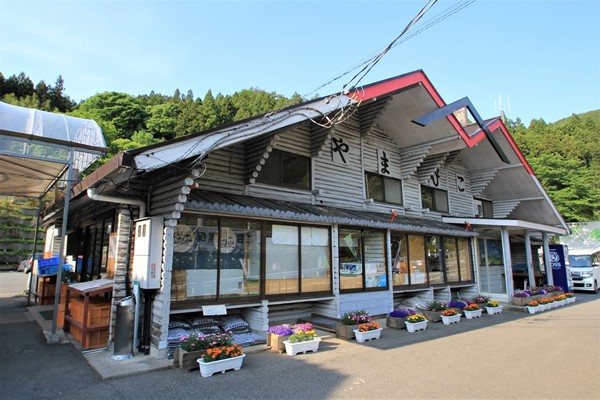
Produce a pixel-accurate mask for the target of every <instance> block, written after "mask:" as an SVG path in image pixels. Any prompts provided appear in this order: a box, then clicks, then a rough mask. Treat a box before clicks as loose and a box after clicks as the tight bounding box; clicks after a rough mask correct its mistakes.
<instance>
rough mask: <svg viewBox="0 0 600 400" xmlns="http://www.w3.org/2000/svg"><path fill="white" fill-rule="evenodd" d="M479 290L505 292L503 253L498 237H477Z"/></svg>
mask: <svg viewBox="0 0 600 400" xmlns="http://www.w3.org/2000/svg"><path fill="white" fill-rule="evenodd" d="M478 244H479V290H480V291H482V292H487V293H506V280H505V277H504V255H503V254H504V253H503V248H502V241H501V240H499V239H479V243H478Z"/></svg>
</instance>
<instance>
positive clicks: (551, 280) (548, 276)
mask: <svg viewBox="0 0 600 400" xmlns="http://www.w3.org/2000/svg"><path fill="white" fill-rule="evenodd" d="M542 240H543V241H544V269H545V270H546V283H548V285H553V286H554V277H553V276H552V263H551V262H550V246H549V244H548V234H547V233H546V232H542Z"/></svg>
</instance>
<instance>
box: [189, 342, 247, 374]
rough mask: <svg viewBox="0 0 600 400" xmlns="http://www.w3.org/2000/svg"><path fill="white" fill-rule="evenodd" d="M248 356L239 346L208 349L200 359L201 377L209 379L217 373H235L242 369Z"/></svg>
mask: <svg viewBox="0 0 600 400" xmlns="http://www.w3.org/2000/svg"><path fill="white" fill-rule="evenodd" d="M244 357H246V355H245V354H244V352H243V351H242V348H241V347H240V346H239V345H238V344H235V343H234V344H232V345H230V346H220V347H211V348H209V349H206V351H205V352H204V353H202V355H201V356H200V358H198V364H199V365H200V375H202V376H203V377H205V378H207V377H209V376H212V375H213V374H214V373H216V372H225V371H228V370H230V369H233V370H235V371H237V370H239V369H240V368H242V362H243V361H244Z"/></svg>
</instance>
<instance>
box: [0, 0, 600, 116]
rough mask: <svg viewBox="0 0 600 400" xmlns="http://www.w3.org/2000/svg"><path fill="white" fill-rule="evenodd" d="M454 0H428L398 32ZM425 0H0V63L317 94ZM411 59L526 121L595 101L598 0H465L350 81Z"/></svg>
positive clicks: (123, 79) (130, 82) (72, 77)
mask: <svg viewBox="0 0 600 400" xmlns="http://www.w3.org/2000/svg"><path fill="white" fill-rule="evenodd" d="M457 3H460V1H459V0H438V2H437V3H436V4H435V5H434V6H433V7H432V8H431V10H430V11H429V12H428V13H427V14H426V15H425V17H424V18H423V20H422V22H421V23H420V24H418V25H416V27H415V28H414V29H413V30H412V31H409V32H408V34H409V35H410V34H411V32H415V31H416V30H418V29H419V28H422V27H424V26H425V24H426V23H427V22H428V21H431V20H432V19H434V17H436V16H437V15H439V14H440V13H442V12H443V11H444V10H446V9H448V8H450V7H452V6H453V5H455V4H457ZM424 4H425V0H419V1H416V0H415V1H391V0H390V1H368V0H363V1H358V0H345V1H342V0H338V1H336V0H330V1H328V0H321V1H316V0H308V1H286V0H281V1H274V0H273V1H250V0H247V1H237V2H236V1H227V0H223V1H208V0H204V1H203V0H197V1H191V0H189V1H131V0H130V1H106V0H94V1H91V0H80V1H61V0H54V1H53V0H45V1H31V0H10V1H9V0H0V72H2V73H3V74H4V76H5V77H8V76H10V75H13V74H18V73H20V72H21V71H23V72H25V73H26V74H27V75H28V76H29V77H30V78H31V79H32V80H33V82H34V83H36V84H37V83H38V82H39V81H41V80H44V81H46V83H50V84H54V82H55V81H56V78H57V77H58V75H59V74H60V75H62V76H63V78H64V80H65V87H66V94H67V95H69V96H70V97H71V98H72V99H74V100H76V101H81V100H84V99H86V98H88V97H90V96H93V95H94V94H96V93H101V92H104V91H118V92H124V93H128V94H131V95H139V94H148V93H150V91H152V90H154V91H155V92H156V93H162V94H168V95H171V94H173V92H174V91H175V89H179V90H180V91H181V92H182V93H186V92H187V90H188V89H191V90H192V91H193V92H194V96H195V97H204V95H205V94H206V91H207V90H208V89H212V91H213V93H214V94H216V93H218V92H221V93H223V94H233V93H234V92H236V91H238V90H241V89H246V88H250V87H256V88H260V89H263V90H266V91H269V92H277V93H280V94H283V95H285V96H291V95H292V94H293V93H294V92H298V93H300V94H301V95H307V94H308V95H309V96H313V95H315V94H319V95H327V94H330V93H333V92H336V91H339V90H340V89H341V87H342V85H343V84H344V83H345V82H346V80H347V79H348V78H349V77H350V76H352V75H354V74H353V73H352V74H350V75H348V76H346V77H345V78H342V79H340V80H338V81H336V82H334V83H333V84H331V85H328V86H326V87H324V88H321V89H319V90H318V91H317V92H316V93H315V92H313V90H314V89H315V88H317V87H319V86H320V85H321V84H324V83H325V82H327V81H329V80H330V79H331V78H333V77H335V76H337V75H338V74H340V73H342V72H345V71H347V70H349V69H350V68H351V67H353V66H356V65H357V64H358V63H360V62H362V61H364V60H366V59H367V58H368V57H371V56H373V55H374V54H376V53H377V52H378V51H380V50H381V49H383V48H384V47H385V46H386V45H387V44H389V43H390V42H391V41H392V40H394V38H396V36H398V35H399V34H400V32H401V31H402V30H403V29H404V27H405V26H406V25H407V24H408V22H409V21H410V20H411V19H412V18H413V16H414V15H415V14H416V13H417V12H418V11H419V9H420V8H421V7H422V6H423V5H424ZM417 69H423V70H424V71H425V73H426V74H427V76H428V77H429V79H430V80H431V81H432V83H433V85H434V86H435V87H436V88H437V90H438V91H439V93H440V94H441V96H442V98H443V99H444V100H445V101H446V102H448V103H450V102H452V101H455V100H458V99H460V98H462V97H465V96H468V97H469V98H470V99H471V101H472V102H473V103H474V104H475V107H476V108H477V110H478V111H479V113H480V114H481V115H482V117H484V118H489V117H492V116H495V115H498V113H499V104H500V102H501V103H502V108H503V109H504V110H505V112H506V114H507V115H508V116H509V117H510V118H512V119H515V118H517V117H520V118H521V119H522V120H523V121H524V122H525V124H529V122H530V121H531V119H533V118H543V119H544V120H546V121H547V122H554V121H556V120H558V119H561V118H564V117H567V116H569V115H571V114H572V113H581V112H587V111H591V110H595V109H600V1H598V0H586V1H571V0H562V1H559V0H554V1H552V0H530V1H516V0H496V1H494V0H477V1H475V2H473V3H472V4H470V5H469V6H467V7H466V8H464V9H462V10H461V11H459V12H457V13H456V14H454V15H452V16H450V17H448V18H446V19H444V20H441V21H440V22H439V23H437V24H435V25H433V26H432V27H430V28H429V29H426V30H424V31H423V32H422V33H420V34H418V35H416V36H414V37H412V38H411V39H410V40H407V41H405V42H403V43H402V44H400V45H398V46H396V47H394V48H393V49H392V50H390V51H389V52H388V53H387V54H386V55H385V56H384V57H383V58H382V59H381V61H380V62H379V63H378V64H377V65H376V66H375V67H374V68H373V69H372V70H371V72H370V73H369V74H368V75H367V76H366V77H365V78H364V80H363V81H362V83H364V84H366V83H372V82H376V81H379V80H382V79H387V78H390V77H393V76H396V75H400V74H403V73H406V72H410V71H414V70H417ZM509 104H510V108H509Z"/></svg>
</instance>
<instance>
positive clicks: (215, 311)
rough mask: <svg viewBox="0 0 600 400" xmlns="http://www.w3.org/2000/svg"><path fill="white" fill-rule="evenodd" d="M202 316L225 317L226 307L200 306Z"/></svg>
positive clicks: (223, 305) (222, 305) (219, 305)
mask: <svg viewBox="0 0 600 400" xmlns="http://www.w3.org/2000/svg"><path fill="white" fill-rule="evenodd" d="M202 314H204V315H226V314H227V307H225V304H217V305H215V306H202Z"/></svg>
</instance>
